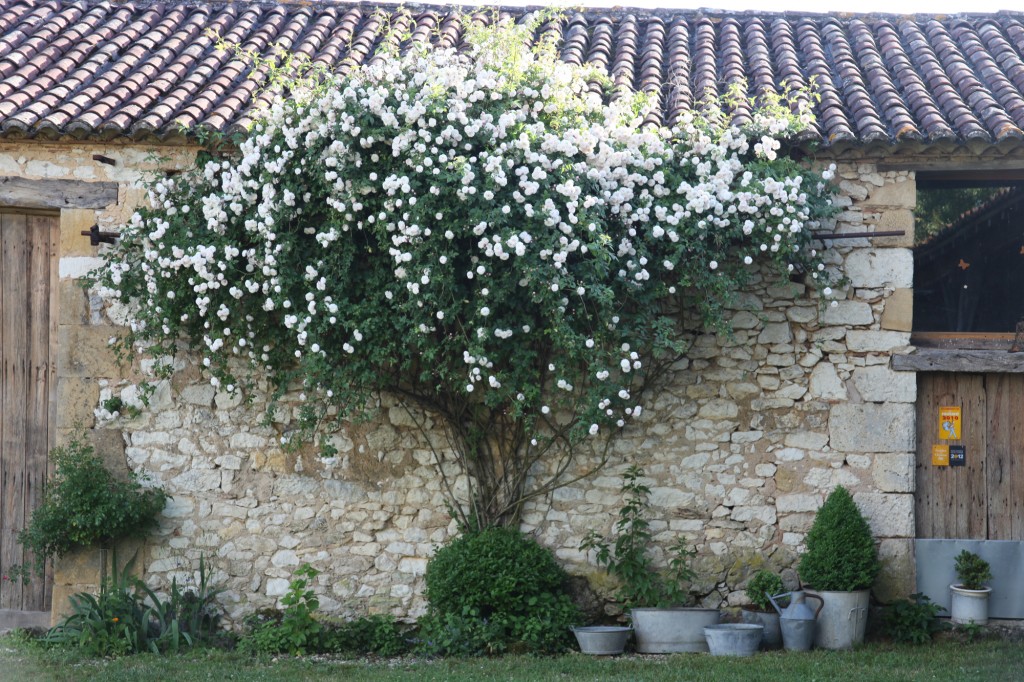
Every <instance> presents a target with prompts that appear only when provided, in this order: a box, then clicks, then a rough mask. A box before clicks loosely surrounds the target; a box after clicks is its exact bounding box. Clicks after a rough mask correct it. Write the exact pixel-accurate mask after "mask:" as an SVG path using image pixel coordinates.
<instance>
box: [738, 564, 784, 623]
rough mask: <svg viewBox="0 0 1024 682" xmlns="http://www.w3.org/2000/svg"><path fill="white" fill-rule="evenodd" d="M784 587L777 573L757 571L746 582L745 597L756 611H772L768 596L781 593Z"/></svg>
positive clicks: (773, 609)
mask: <svg viewBox="0 0 1024 682" xmlns="http://www.w3.org/2000/svg"><path fill="white" fill-rule="evenodd" d="M784 589H785V588H784V587H783V585H782V578H781V577H779V574H778V573H773V572H772V571H758V572H757V573H756V574H755V575H754V577H753V578H751V579H750V582H748V583H747V598H748V599H749V600H750V605H751V606H752V607H753V608H755V609H757V610H758V611H766V612H769V613H774V612H775V608H774V607H773V606H772V603H771V602H770V601H769V600H768V597H769V596H775V595H776V594H781V593H782V591H783V590H784Z"/></svg>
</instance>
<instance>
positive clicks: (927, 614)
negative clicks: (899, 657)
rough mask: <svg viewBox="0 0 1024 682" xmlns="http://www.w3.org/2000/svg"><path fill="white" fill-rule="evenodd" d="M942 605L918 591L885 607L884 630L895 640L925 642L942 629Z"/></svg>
mask: <svg viewBox="0 0 1024 682" xmlns="http://www.w3.org/2000/svg"><path fill="white" fill-rule="evenodd" d="M940 611H942V607H941V606H939V605H938V604H934V603H932V600H931V599H929V598H928V596H927V595H925V594H923V593H920V592H918V593H917V594H912V595H910V599H904V600H903V601H898V602H895V603H893V604H890V605H889V606H886V607H885V610H884V611H883V612H882V632H883V633H884V634H885V635H886V636H888V637H890V638H892V640H893V641H894V642H905V643H907V644H925V643H927V642H930V641H931V639H932V635H933V634H935V633H936V632H938V631H939V630H941V629H942V626H941V624H940V623H939V621H938V615H939V612H940Z"/></svg>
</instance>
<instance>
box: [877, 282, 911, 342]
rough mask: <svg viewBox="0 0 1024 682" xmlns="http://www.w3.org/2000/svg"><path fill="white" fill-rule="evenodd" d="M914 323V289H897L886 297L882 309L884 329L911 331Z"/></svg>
mask: <svg viewBox="0 0 1024 682" xmlns="http://www.w3.org/2000/svg"><path fill="white" fill-rule="evenodd" d="M913 324H914V291H913V289H897V290H896V291H894V292H892V296H890V297H889V298H887V299H885V308H883V309H882V329H891V330H893V331H899V332H909V331H910V330H911V329H913Z"/></svg>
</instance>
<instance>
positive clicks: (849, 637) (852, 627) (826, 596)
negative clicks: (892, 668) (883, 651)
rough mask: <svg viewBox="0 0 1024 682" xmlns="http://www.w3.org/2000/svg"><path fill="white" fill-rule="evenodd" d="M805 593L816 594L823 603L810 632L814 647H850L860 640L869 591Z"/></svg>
mask: <svg viewBox="0 0 1024 682" xmlns="http://www.w3.org/2000/svg"><path fill="white" fill-rule="evenodd" d="M807 592H808V593H809V594H816V595H818V596H819V597H821V600H822V602H823V606H822V608H821V613H819V614H818V622H817V627H816V629H815V633H814V646H816V647H818V648H819V649H852V648H853V647H854V646H855V645H857V644H863V643H864V631H865V629H866V628H867V624H868V604H869V601H870V599H871V590H859V591H857V592H822V591H818V590H808V591H807Z"/></svg>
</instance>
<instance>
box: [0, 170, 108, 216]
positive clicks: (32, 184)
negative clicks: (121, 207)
mask: <svg viewBox="0 0 1024 682" xmlns="http://www.w3.org/2000/svg"><path fill="white" fill-rule="evenodd" d="M116 203H117V183H116V182H84V181H82V180H30V179H28V178H19V177H14V176H0V206H15V207H18V208H36V209H40V208H42V209H47V208H48V209H54V208H56V209H60V208H106V207H107V206H110V205H112V204H116Z"/></svg>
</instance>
